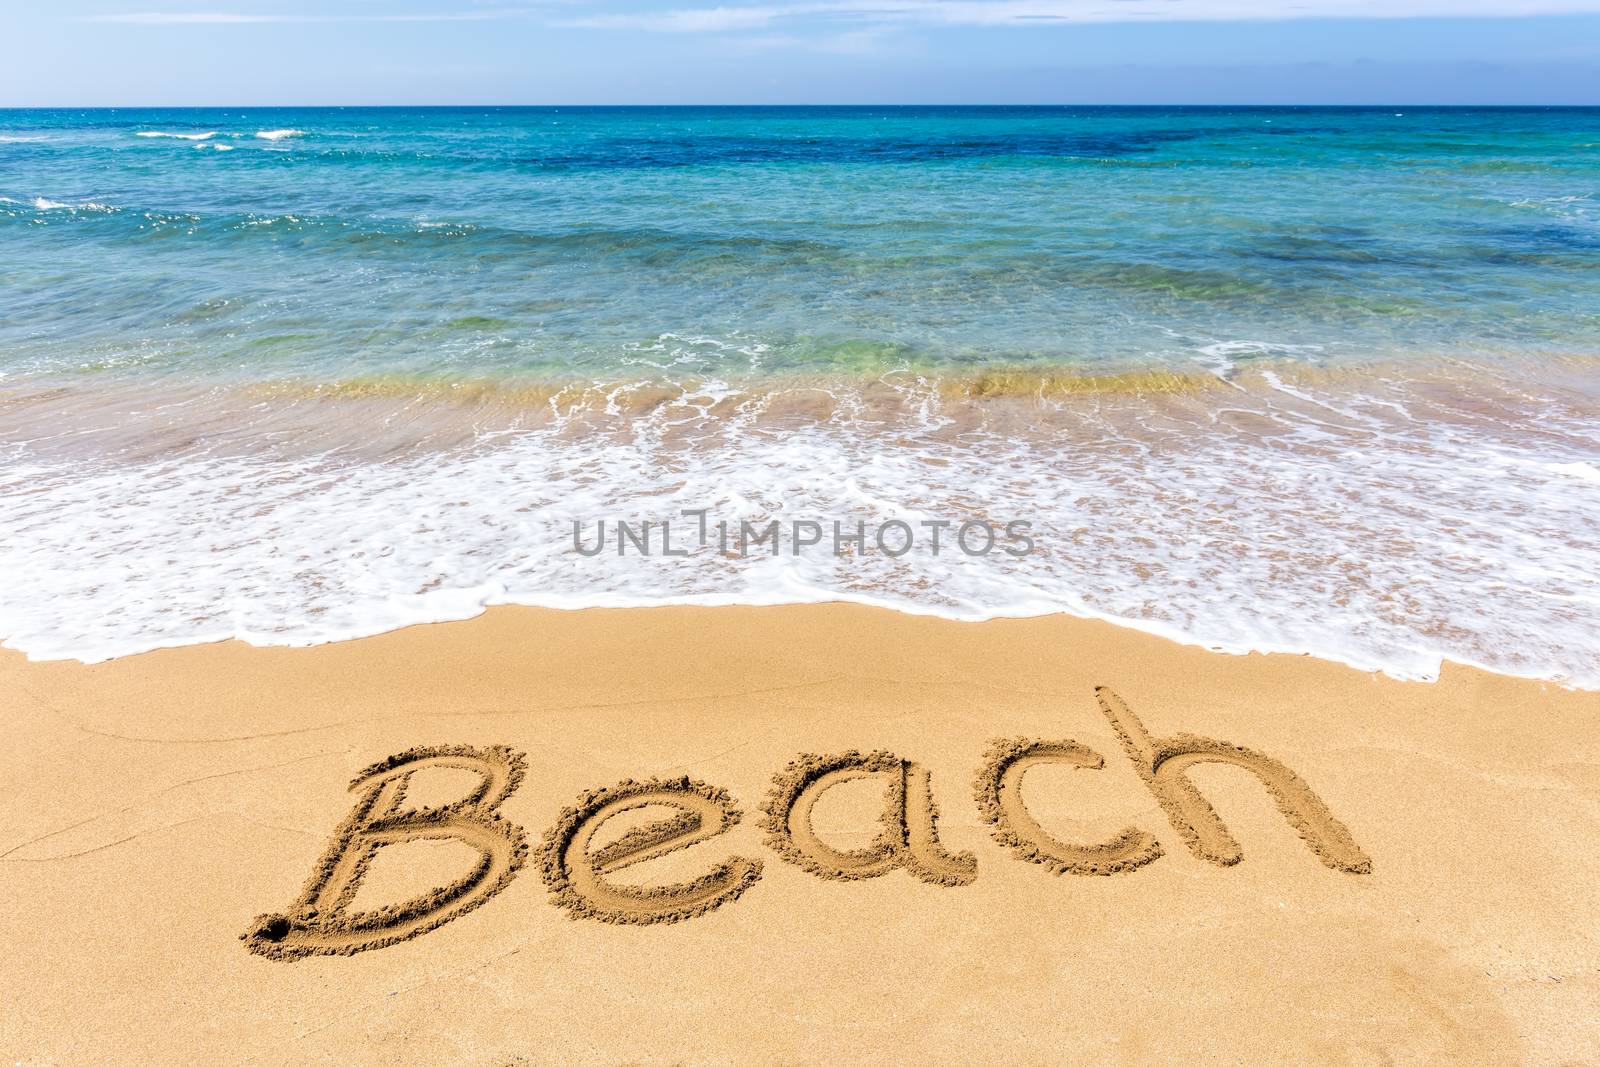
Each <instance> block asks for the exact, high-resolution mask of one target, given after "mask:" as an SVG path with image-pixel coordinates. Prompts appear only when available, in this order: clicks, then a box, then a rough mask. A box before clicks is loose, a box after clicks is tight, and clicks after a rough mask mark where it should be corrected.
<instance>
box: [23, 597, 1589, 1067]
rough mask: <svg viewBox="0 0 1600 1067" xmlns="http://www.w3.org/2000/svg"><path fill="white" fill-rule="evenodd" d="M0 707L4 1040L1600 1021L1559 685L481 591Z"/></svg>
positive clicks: (826, 1059)
mask: <svg viewBox="0 0 1600 1067" xmlns="http://www.w3.org/2000/svg"><path fill="white" fill-rule="evenodd" d="M0 715H3V716H4V723H5V727H6V732H7V737H8V744H6V745H5V746H4V748H3V749H0V776H3V779H4V781H5V783H6V785H5V789H4V791H3V793H0V813H3V822H0V890H3V892H4V897H5V900H6V901H7V907H6V908H5V909H4V914H3V918H0V943H3V944H4V945H5V949H6V950H5V952H4V954H3V957H0V968H3V975H0V987H3V988H4V989H5V991H6V993H5V1000H6V1002H7V1006H6V1010H5V1011H4V1012H3V1013H0V1055H3V1058H4V1059H5V1061H6V1062H16V1063H23V1064H55V1063H106V1062H204V1063H217V1064H222V1063H252V1064H254V1063H260V1064H269V1063H300V1064H303V1063H330V1064H367V1063H371V1064H379V1063H383V1064H391V1063H416V1064H437V1063H459V1064H481V1065H484V1067H503V1065H506V1064H512V1063H562V1064H578V1063H594V1064H623V1063H650V1064H733V1063H841V1062H866V1063H872V1062H926V1063H1136V1062H1174V1061H1175V1060H1179V1059H1183V1060H1185V1061H1197V1062H1233V1063H1251V1064H1269V1063H1283V1064H1291V1063H1352V1064H1412V1063H1414V1064H1424V1063H1427V1064H1433V1063H1446V1062H1452V1063H1476V1064H1497V1063H1508V1064H1509V1063H1518V1064H1520V1063H1529V1064H1550V1065H1558V1064H1562V1065H1564V1064H1580V1063H1596V1062H1600V1061H1597V1060H1596V1058H1595V1049H1596V1048H1600V942H1597V935H1596V932H1595V925H1594V910H1593V909H1594V901H1595V900H1596V899H1600V853H1597V851H1596V850H1595V848H1594V842H1595V841H1596V840H1597V836H1596V835H1597V832H1600V741H1597V740H1596V732H1595V723H1596V721H1597V720H1600V694H1596V693H1593V692H1579V691H1572V690H1565V689H1562V688H1560V687H1558V686H1554V685H1550V684H1543V683H1536V682H1528V681H1519V680H1512V679H1508V678H1504V677H1500V676H1495V675H1490V674H1486V673H1483V672H1480V671H1476V670H1471V669H1466V668H1460V667H1454V666H1451V665H1449V664H1447V665H1446V667H1445V670H1444V673H1443V676H1442V678H1441V679H1440V680H1439V681H1438V682H1437V683H1434V684H1422V683H1415V682H1400V681H1395V680H1392V679H1389V678H1386V677H1384V676H1381V675H1372V674H1366V673H1362V672H1358V671H1355V670H1352V669H1349V668H1346V667H1342V666H1339V665H1335V664H1332V663H1329V662H1325V661H1321V660H1317V659H1313V658H1310V657H1305V656H1262V655H1250V656H1244V657H1240V656H1227V655H1220V654H1216V653H1211V652H1207V651H1204V650H1202V649H1199V648H1194V647H1185V646H1179V645H1176V644H1172V643H1170V642H1167V641H1164V640H1162V639H1159V638H1156V637H1151V636H1147V635H1144V634H1140V633H1137V632H1134V631H1130V630H1125V629H1120V628H1116V627H1113V626H1110V625H1107V624H1103V623H1098V622H1089V621H1083V620H1076V619H1071V618H1067V617H1065V616H1051V617H1044V618H1036V619H1027V620H995V621H990V622H985V623H975V624H974V623H957V622H950V621H944V620H938V619H932V618H922V617H913V616H908V615H901V614H896V613H893V612H890V611H886V610H881V609H871V608H864V607H855V606H847V605H820V606H797V607H780V608H745V607H728V608H660V609H629V610H585V611H577V612H557V611H548V610H540V609H532V608H497V609H493V610H491V611H490V612H489V613H488V614H486V615H484V616H482V617H480V618H477V619H474V620H471V621H467V622H458V623H447V624H440V625H433V626H425V627H416V628H412V629H406V630H401V631H397V632H393V633H390V634H386V635H382V636H378V637H372V638H366V639H362V640H357V641H350V642H344V643H334V644H329V645H323V646H318V647H313V648H304V649H281V648H253V647H249V646H246V645H243V644H239V643H227V644H221V645H210V646H200V647H189V648H182V649H173V650H167V651H158V652H152V653H147V654H144V655H138V656H132V657H128V658H123V659H118V660H112V661H109V662H105V663H101V664H97V665H92V666H85V665H83V664H80V663H76V662H70V661H57V662H29V661H27V660H25V659H24V657H23V656H22V655H21V654H19V653H15V652H10V651H5V652H0ZM1185 734H1187V735H1194V736H1193V737H1188V738H1184V737H1179V735H1185ZM997 740H1000V741H1002V742H1004V743H1002V744H999V745H996V743H995V742H996V741H997ZM1236 746H1242V747H1236ZM1246 750H1248V751H1246ZM851 753H855V754H856V755H853V756H852V755H850V754H851ZM395 757H398V758H395ZM1141 761H1142V762H1141ZM1252 771H1254V772H1255V773H1252ZM625 783H626V784H625ZM1269 784H1270V788H1267V787H1265V786H1267V785H1269ZM1196 798H1200V799H1199V800H1198V803H1196ZM1275 801H1276V803H1275ZM430 806H431V807H432V808H433V809H434V810H433V813H432V814H431V815H429V814H426V813H424V814H421V815H419V814H418V812H419V811H422V810H423V809H425V808H428V807H430ZM1280 808H1281V809H1282V810H1280ZM1208 813H1209V814H1208ZM1219 829H1220V834H1219V832H1218V831H1219ZM1230 843H1231V846H1230ZM1230 847H1231V851H1230ZM1235 860H1237V862H1233V861H1235ZM319 871H320V872H321V873H320V874H318V873H317V872H319ZM408 901H410V902H411V903H409V904H408V903H407V902H408ZM310 905H317V906H318V907H311V906H310ZM386 907H388V908H389V909H390V910H388V911H384V910H383V909H385V908H386ZM312 912H315V914H312ZM274 916H281V917H283V919H284V922H283V923H282V924H280V925H278V926H277V927H273V923H272V921H271V920H272V917H274ZM373 916H376V918H374V917H373Z"/></svg>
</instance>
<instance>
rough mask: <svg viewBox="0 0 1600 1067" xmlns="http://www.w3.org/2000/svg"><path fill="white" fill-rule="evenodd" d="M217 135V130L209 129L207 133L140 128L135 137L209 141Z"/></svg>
mask: <svg viewBox="0 0 1600 1067" xmlns="http://www.w3.org/2000/svg"><path fill="white" fill-rule="evenodd" d="M216 135H217V131H216V130H207V131H206V132H205V133H169V132H167V131H166V130H140V131H139V132H137V133H135V134H134V136H135V137H158V138H159V137H168V138H172V139H174V140H178V141H209V140H210V139H211V138H213V137H215V136H216Z"/></svg>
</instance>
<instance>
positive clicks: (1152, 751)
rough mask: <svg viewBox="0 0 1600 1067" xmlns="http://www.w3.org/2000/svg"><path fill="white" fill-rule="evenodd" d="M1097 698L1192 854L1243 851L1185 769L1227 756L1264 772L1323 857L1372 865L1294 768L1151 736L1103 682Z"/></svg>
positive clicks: (1211, 745) (1234, 857) (1345, 867)
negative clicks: (1292, 769)
mask: <svg viewBox="0 0 1600 1067" xmlns="http://www.w3.org/2000/svg"><path fill="white" fill-rule="evenodd" d="M1095 698H1096V699H1097V700H1099V702H1100V708H1101V710H1102V711H1104V712H1105V713H1106V717H1107V718H1108V719H1110V720H1111V725H1112V727H1113V728H1114V729H1115V730H1116V731H1117V736H1118V737H1119V738H1120V739H1121V741H1122V747H1123V749H1124V750H1125V751H1126V752H1127V753H1128V758H1129V759H1131V760H1133V764H1134V767H1135V768H1137V770H1138V772H1139V777H1140V778H1142V779H1144V783H1145V785H1147V786H1149V787H1150V791H1151V792H1152V793H1154V794H1155V795H1156V800H1157V801H1159V802H1160V804H1161V809H1162V810H1163V811H1165V812H1166V813H1167V818H1168V819H1170V820H1171V821H1172V826H1173V829H1175V830H1177V831H1178V833H1179V834H1181V835H1182V836H1183V839H1184V841H1185V842H1186V843H1187V844H1188V846H1189V851H1191V852H1193V853H1194V854H1195V855H1196V856H1198V857H1200V858H1201V859H1203V860H1209V861H1210V862H1212V863H1216V864H1219V865H1221V866H1232V865H1233V864H1235V863H1238V862H1239V860H1240V859H1241V858H1242V857H1243V855H1244V853H1243V852H1241V851H1240V849H1239V843H1238V842H1237V841H1235V840H1234V839H1233V835H1232V834H1230V833H1229V832H1228V828H1227V826H1225V825H1224V824H1223V822H1222V819H1221V818H1219V817H1218V815H1217V813H1216V810H1215V809H1213V808H1212V807H1211V805H1210V803H1209V802H1207V800H1206V798H1205V797H1204V796H1202V795H1201V794H1200V791H1199V790H1198V789H1196V788H1195V786H1194V783H1193V782H1191V781H1190V780H1189V769H1190V768H1191V767H1194V766H1195V765H1196V764H1200V763H1231V764H1233V765H1234V766H1235V767H1243V768H1244V769H1245V770H1247V771H1249V772H1250V773H1252V774H1254V775H1255V776H1256V777H1257V778H1259V779H1261V781H1262V784H1264V785H1265V786H1266V787H1267V792H1268V793H1270V794H1272V799H1273V800H1274V801H1275V802H1276V803H1277V805H1278V810H1279V811H1280V812H1282V813H1283V817H1284V818H1285V819H1287V820H1289V825H1291V826H1293V827H1294V828H1295V830H1297V831H1298V832H1299V834H1300V836H1301V838H1302V839H1304V840H1305V842H1306V844H1307V845H1309V846H1310V847H1311V851H1312V852H1315V853H1316V854H1317V858H1318V859H1320V860H1321V861H1322V862H1323V863H1325V864H1327V865H1328V866H1329V867H1332V868H1333V869H1334V870H1337V871H1348V872H1350V873H1352V874H1370V873H1371V872H1372V860H1371V859H1369V858H1368V857H1367V854H1366V853H1364V852H1362V851H1361V848H1360V846H1359V845H1357V844H1356V843H1355V839H1354V838H1352V837H1351V836H1350V831H1349V830H1347V829H1345V827H1344V824H1343V823H1341V822H1340V821H1339V820H1338V819H1335V818H1334V817H1333V813H1332V812H1330V811H1329V810H1328V807H1327V805H1326V804H1324V803H1323V802H1322V800H1321V799H1320V798H1319V797H1318V796H1317V795H1316V794H1315V793H1313V792H1312V791H1311V787H1310V786H1308V785H1306V783H1305V782H1304V781H1302V780H1301V778H1300V776H1299V775H1297V774H1295V773H1294V772H1293V771H1291V770H1290V769H1289V768H1287V767H1285V766H1284V765H1283V764H1281V763H1279V762H1278V761H1277V760H1275V759H1273V758H1272V757H1271V756H1265V755H1262V754H1261V753H1259V752H1255V751H1252V750H1251V749H1248V748H1241V747H1239V746H1238V745H1230V744H1228V743H1226V742H1224V741H1214V740H1212V739H1210V738H1207V737H1196V736H1194V735H1193V734H1178V735H1176V736H1175V737H1151V736H1150V734H1149V732H1148V731H1146V730H1145V728H1144V724H1143V723H1142V722H1140V721H1139V719H1138V717H1137V716H1136V715H1134V713H1133V711H1132V710H1131V709H1129V707H1128V705H1127V704H1125V703H1123V701H1122V698H1121V697H1119V696H1117V694H1115V693H1113V692H1112V691H1111V690H1109V689H1106V688H1105V687H1103V686H1102V687H1100V688H1098V689H1096V690H1095Z"/></svg>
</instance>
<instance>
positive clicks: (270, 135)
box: [256, 130, 306, 141]
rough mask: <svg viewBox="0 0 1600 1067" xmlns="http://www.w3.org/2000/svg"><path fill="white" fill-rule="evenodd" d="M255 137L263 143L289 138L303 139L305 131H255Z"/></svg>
mask: <svg viewBox="0 0 1600 1067" xmlns="http://www.w3.org/2000/svg"><path fill="white" fill-rule="evenodd" d="M256 136H257V137H258V138H260V139H261V140H263V141H283V140H286V139H288V138H290V137H304V136H306V131H305V130H257V131H256Z"/></svg>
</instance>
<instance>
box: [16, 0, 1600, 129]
mask: <svg viewBox="0 0 1600 1067" xmlns="http://www.w3.org/2000/svg"><path fill="white" fill-rule="evenodd" d="M0 26H3V27H4V32H3V33H0V106H11V107H48V106H62V107H81V106H180V105H196V106H199V105H226V106H242V105H260V106H270V105H302V104H303V105H317V104H330V105H331V104H345V105H359V104H563V105H570V104H695V103H705V104H839V103H874V104H896V103H901V104H905V103H973V104H996V103H1044V104H1048V103H1072V104H1096V103H1132V104H1141V103H1144V104H1159V103H1186V104H1205V103H1276V104H1318V103H1324V104H1326V103H1352V104H1360V103H1390V104H1392V103H1405V104H1600V0H1278V2H1271V0H791V2H784V0H776V2H772V0H756V2H747V0H665V2H663V0H524V2H516V0H50V2H47V3H40V2H37V0H0Z"/></svg>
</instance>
